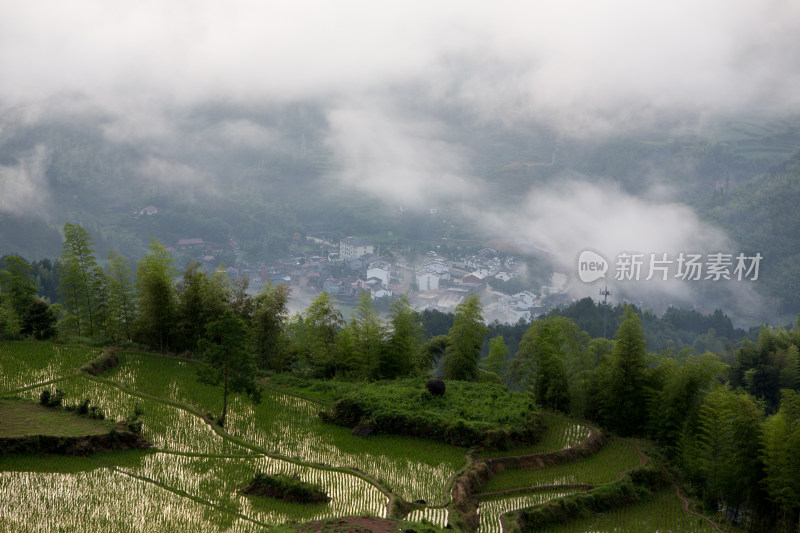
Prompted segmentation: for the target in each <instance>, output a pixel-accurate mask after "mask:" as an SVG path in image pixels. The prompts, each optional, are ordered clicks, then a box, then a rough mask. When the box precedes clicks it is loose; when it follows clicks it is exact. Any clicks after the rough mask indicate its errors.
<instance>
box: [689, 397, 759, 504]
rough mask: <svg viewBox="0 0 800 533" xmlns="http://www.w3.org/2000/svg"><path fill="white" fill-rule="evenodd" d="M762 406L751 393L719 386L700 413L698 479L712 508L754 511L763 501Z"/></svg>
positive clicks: (704, 496)
mask: <svg viewBox="0 0 800 533" xmlns="http://www.w3.org/2000/svg"><path fill="white" fill-rule="evenodd" d="M762 416H763V407H762V405H760V404H759V402H757V401H756V400H755V398H753V397H752V396H751V395H750V394H747V393H746V392H744V391H741V390H740V391H738V392H736V391H732V390H730V389H729V388H728V387H725V386H717V387H715V388H714V389H712V390H711V391H710V392H709V393H708V394H707V395H706V397H705V399H704V401H703V403H702V405H701V406H700V410H699V413H698V432H697V433H698V436H697V446H696V450H695V453H696V460H695V461H694V466H695V468H696V469H697V471H698V472H697V474H698V475H696V476H695V477H696V479H697V480H699V481H701V483H702V494H703V500H704V502H705V504H706V506H707V508H708V509H712V510H716V509H718V508H719V507H720V506H730V507H733V508H748V509H752V508H754V507H756V506H757V504H758V501H759V500H760V496H759V492H758V491H759V480H760V478H761V465H760V460H759V453H760V451H759V448H760V443H761V440H762V439H761V420H762Z"/></svg>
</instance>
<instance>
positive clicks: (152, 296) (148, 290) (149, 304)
mask: <svg viewBox="0 0 800 533" xmlns="http://www.w3.org/2000/svg"><path fill="white" fill-rule="evenodd" d="M147 248H148V250H149V252H148V254H147V255H145V256H144V257H143V258H142V259H141V260H140V261H139V262H138V267H137V269H136V288H137V294H138V301H139V314H138V317H137V330H138V336H139V339H140V340H141V341H142V342H144V343H145V344H149V345H150V346H153V347H156V348H158V349H159V350H161V351H162V352H163V351H167V350H169V349H170V348H171V347H172V346H173V344H174V337H175V329H176V301H175V300H176V299H175V287H174V285H173V282H172V280H173V277H174V276H175V270H174V268H173V266H172V257H171V256H170V253H169V252H168V251H167V249H166V248H165V247H164V246H162V245H161V244H159V242H158V241H157V240H155V239H153V240H152V241H151V242H150V245H149V246H148V247H147Z"/></svg>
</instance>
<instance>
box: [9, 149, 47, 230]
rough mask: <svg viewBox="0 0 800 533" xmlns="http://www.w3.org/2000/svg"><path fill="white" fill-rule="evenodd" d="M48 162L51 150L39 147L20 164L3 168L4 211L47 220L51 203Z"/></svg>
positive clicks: (25, 155)
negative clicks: (35, 215)
mask: <svg viewBox="0 0 800 533" xmlns="http://www.w3.org/2000/svg"><path fill="white" fill-rule="evenodd" d="M48 160H49V153H48V150H47V148H45V146H44V145H37V146H36V148H34V149H33V150H31V151H29V152H27V153H25V154H23V155H22V156H21V157H20V159H19V162H18V163H17V164H16V165H8V166H4V165H0V211H2V212H7V213H14V214H17V215H23V214H26V215H31V214H37V215H42V216H44V217H45V218H47V211H48V209H47V208H48V206H49V205H50V202H51V198H50V194H49V193H48V187H47V180H46V177H45V169H46V168H47V163H48Z"/></svg>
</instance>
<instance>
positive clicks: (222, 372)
mask: <svg viewBox="0 0 800 533" xmlns="http://www.w3.org/2000/svg"><path fill="white" fill-rule="evenodd" d="M199 348H200V350H201V353H202V359H203V363H204V367H203V371H202V372H201V379H202V380H203V381H205V382H207V383H213V384H215V385H218V384H220V383H221V384H222V415H221V416H220V417H219V419H218V420H217V422H218V423H219V425H220V426H224V425H225V418H226V416H227V413H228V394H229V393H232V392H244V393H246V394H247V395H248V396H249V397H250V399H251V400H252V401H253V402H254V403H258V402H259V401H260V400H261V389H260V388H259V386H258V383H256V382H255V379H254V377H255V360H254V358H253V356H252V354H251V353H250V352H249V351H248V349H247V328H246V325H245V323H244V322H243V321H242V320H241V319H240V318H238V317H237V316H236V315H235V314H234V313H233V311H231V310H230V309H225V310H224V311H223V312H222V314H221V316H219V318H217V320H214V321H213V322H209V323H208V325H207V326H206V331H205V334H204V336H203V337H202V338H201V339H200V342H199Z"/></svg>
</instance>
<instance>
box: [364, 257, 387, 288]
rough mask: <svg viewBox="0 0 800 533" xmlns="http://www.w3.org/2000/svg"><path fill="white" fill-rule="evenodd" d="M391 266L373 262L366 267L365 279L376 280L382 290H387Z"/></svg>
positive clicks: (382, 262) (383, 262) (381, 262)
mask: <svg viewBox="0 0 800 533" xmlns="http://www.w3.org/2000/svg"><path fill="white" fill-rule="evenodd" d="M391 270H392V266H391V265H390V264H389V263H388V262H386V261H383V260H378V261H373V262H372V263H370V264H369V265H368V266H367V279H370V278H376V279H379V280H380V282H381V286H383V288H384V289H388V288H389V280H390V279H391Z"/></svg>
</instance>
